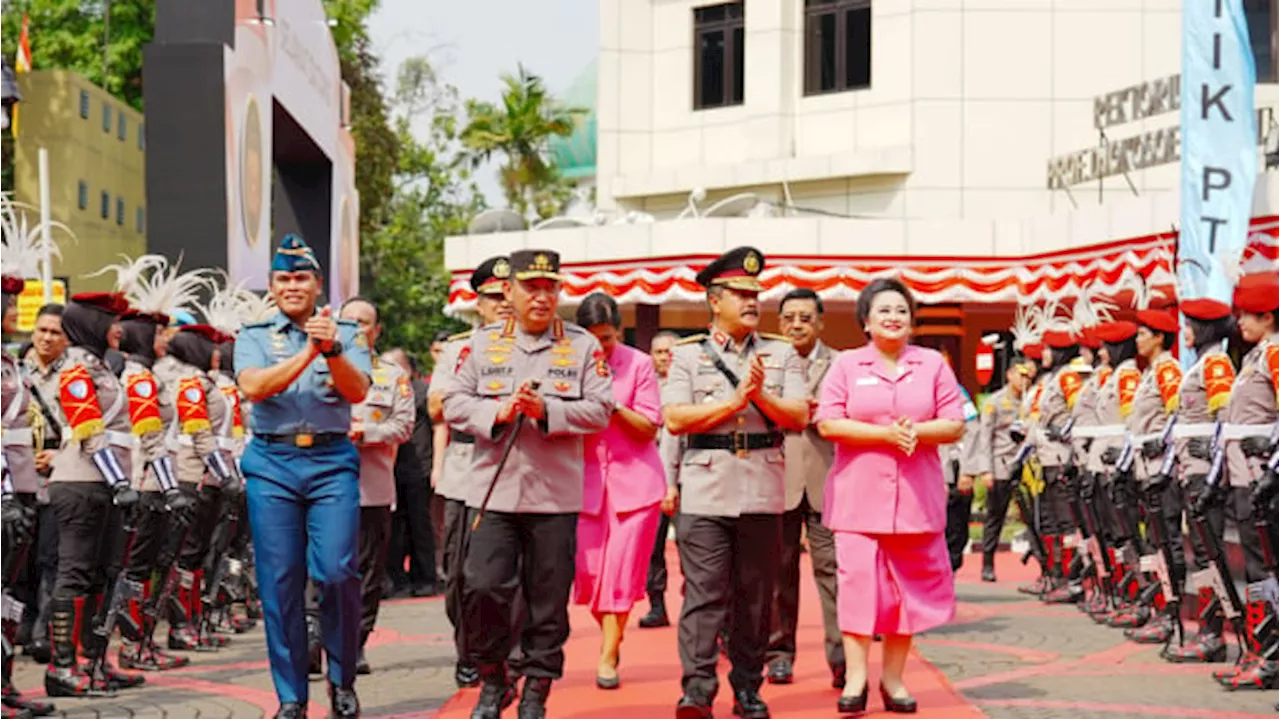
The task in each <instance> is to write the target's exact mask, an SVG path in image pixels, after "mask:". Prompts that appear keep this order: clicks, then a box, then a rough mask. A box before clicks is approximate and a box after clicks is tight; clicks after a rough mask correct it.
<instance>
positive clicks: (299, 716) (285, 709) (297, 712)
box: [276, 702, 307, 719]
mask: <svg viewBox="0 0 1280 719" xmlns="http://www.w3.org/2000/svg"><path fill="white" fill-rule="evenodd" d="M276 719H307V706H306V705H305V704H299V703H297V702H285V703H284V704H281V705H280V709H278V710H277V711H276Z"/></svg>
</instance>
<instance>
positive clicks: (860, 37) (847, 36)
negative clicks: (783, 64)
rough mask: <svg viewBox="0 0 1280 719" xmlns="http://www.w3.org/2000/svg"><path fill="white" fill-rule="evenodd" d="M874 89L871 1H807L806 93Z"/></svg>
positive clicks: (805, 4)
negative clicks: (872, 75)
mask: <svg viewBox="0 0 1280 719" xmlns="http://www.w3.org/2000/svg"><path fill="white" fill-rule="evenodd" d="M868 87H871V0H805V3H804V94H806V95H820V94H822V93H824V92H841V91H844V90H865V89H866V88H868Z"/></svg>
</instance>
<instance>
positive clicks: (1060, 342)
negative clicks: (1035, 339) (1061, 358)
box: [1040, 330, 1080, 350]
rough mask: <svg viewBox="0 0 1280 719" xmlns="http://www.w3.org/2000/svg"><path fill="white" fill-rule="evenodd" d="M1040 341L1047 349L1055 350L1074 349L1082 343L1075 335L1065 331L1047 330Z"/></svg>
mask: <svg viewBox="0 0 1280 719" xmlns="http://www.w3.org/2000/svg"><path fill="white" fill-rule="evenodd" d="M1040 341H1041V342H1043V343H1044V346H1045V347H1048V348H1049V349H1055V350H1060V349H1066V348H1068V347H1074V346H1076V345H1077V344H1079V343H1080V341H1079V340H1078V339H1076V337H1075V335H1073V334H1071V333H1070V332H1067V331H1065V330H1047V331H1045V333H1044V336H1043V337H1042V338H1041V339H1040Z"/></svg>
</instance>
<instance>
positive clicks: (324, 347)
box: [302, 307, 338, 352]
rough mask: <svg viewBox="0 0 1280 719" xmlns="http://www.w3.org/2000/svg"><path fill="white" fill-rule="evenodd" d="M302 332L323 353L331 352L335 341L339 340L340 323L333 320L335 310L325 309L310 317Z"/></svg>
mask: <svg viewBox="0 0 1280 719" xmlns="http://www.w3.org/2000/svg"><path fill="white" fill-rule="evenodd" d="M302 330H303V331H304V332H306V333H307V338H308V339H310V340H311V342H312V343H313V344H314V345H315V346H316V348H317V349H319V350H320V351H321V352H329V351H331V350H332V349H333V342H334V340H336V339H337V338H338V323H337V322H335V321H334V319H333V309H332V308H331V307H325V308H324V309H322V310H320V312H318V313H317V314H314V315H312V316H311V317H309V318H308V319H307V322H306V324H304V325H303V326H302Z"/></svg>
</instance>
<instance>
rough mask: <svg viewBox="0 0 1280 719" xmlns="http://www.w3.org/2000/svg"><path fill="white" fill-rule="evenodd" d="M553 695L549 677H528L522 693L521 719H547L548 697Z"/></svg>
mask: <svg viewBox="0 0 1280 719" xmlns="http://www.w3.org/2000/svg"><path fill="white" fill-rule="evenodd" d="M550 695H551V679H550V678H549V677H526V678H525V680H524V693H523V694H521V695H520V711H519V713H518V714H517V716H518V717H519V719H546V716H547V697H548V696H550Z"/></svg>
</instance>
